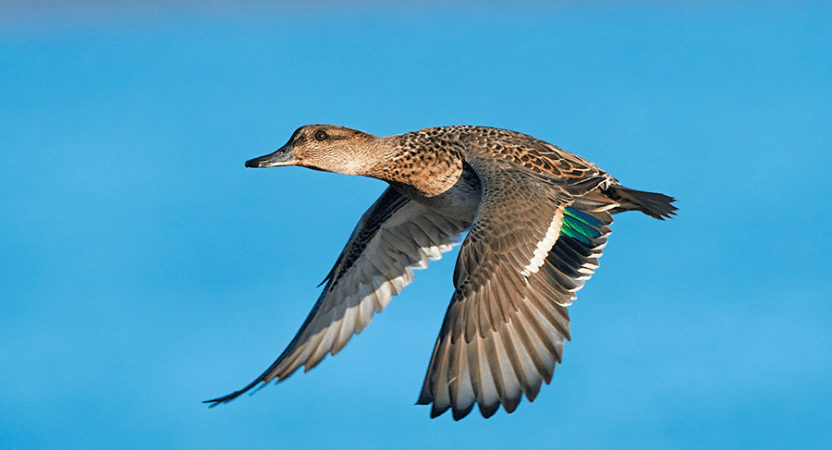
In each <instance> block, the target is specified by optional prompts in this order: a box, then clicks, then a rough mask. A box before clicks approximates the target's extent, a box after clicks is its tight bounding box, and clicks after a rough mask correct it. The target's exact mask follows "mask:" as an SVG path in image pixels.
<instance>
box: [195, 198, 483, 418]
mask: <svg viewBox="0 0 832 450" xmlns="http://www.w3.org/2000/svg"><path fill="white" fill-rule="evenodd" d="M470 226H471V224H470V223H467V222H464V221H461V220H457V219H451V218H448V217H445V216H443V215H440V214H438V213H436V212H434V211H432V210H429V209H427V208H426V207H424V206H422V205H420V204H419V203H417V202H414V201H411V200H409V199H408V198H406V197H404V196H402V195H401V194H399V193H398V192H396V191H395V190H394V189H393V188H388V189H387V190H386V191H385V192H384V193H383V194H382V195H381V197H379V199H378V200H377V201H376V202H375V203H374V204H373V206H372V207H370V209H369V210H367V212H366V213H364V216H362V217H361V220H360V221H359V222H358V225H357V226H356V228H355V230H354V231H353V233H352V236H350V239H349V242H347V245H346V247H344V250H343V251H342V252H341V255H340V256H339V257H338V261H336V263H335V266H334V267H333V268H332V270H331V271H330V273H329V275H327V278H326V279H325V280H324V281H325V282H326V287H325V288H324V290H323V292H322V293H321V296H320V297H319V298H318V301H317V303H315V306H314V307H313V308H312V312H310V313H309V316H308V317H307V318H306V321H304V323H303V325H302V326H301V328H300V331H298V333H297V335H295V337H294V339H292V342H290V343H289V346H288V347H287V348H286V350H284V351H283V353H282V354H281V355H280V357H279V358H277V360H276V361H275V362H274V363H273V364H272V365H271V367H269V368H268V369H267V370H266V371H265V372H263V374H262V375H260V376H259V377H257V379H256V380H254V381H253V382H251V383H250V384H249V385H248V386H246V387H244V388H243V389H241V390H239V391H236V392H234V393H232V394H229V395H226V396H224V397H220V398H216V399H213V400H208V401H206V402H205V403H211V406H212V407H213V406H216V405H218V404H220V403H226V402H229V401H231V400H233V399H235V398H237V397H238V396H239V395H241V394H243V393H244V392H246V391H248V390H250V389H251V388H253V387H255V386H256V385H257V384H259V383H263V386H265V385H266V384H268V383H269V382H270V381H271V380H273V379H275V378H276V379H277V381H278V382H280V381H283V380H285V379H286V378H287V377H289V376H290V375H291V374H292V373H294V372H295V370H297V369H298V368H299V367H300V366H304V368H305V371H308V370H310V369H312V368H313V367H315V366H316V365H317V364H318V363H320V362H321V360H322V359H323V358H324V357H325V356H326V355H327V353H329V354H332V355H335V354H336V353H338V352H339V351H340V350H341V349H342V348H344V346H345V345H346V344H347V342H349V340H350V338H351V337H352V336H353V335H354V334H358V333H360V332H361V331H362V330H363V329H364V327H366V326H367V324H369V323H370V320H372V317H373V313H377V312H381V310H383V309H384V308H385V307H386V306H387V304H388V303H389V302H390V299H391V298H392V297H393V296H394V295H396V294H398V293H399V292H401V290H402V289H404V287H405V286H407V284H408V283H410V282H411V281H412V280H413V269H422V268H425V267H427V265H428V261H429V260H431V259H433V260H436V259H439V258H441V256H442V253H443V252H446V251H448V250H450V249H451V248H452V246H453V244H454V243H455V242H456V240H457V239H458V236H459V234H460V233H461V232H463V231H465V230H466V229H468V228H469V227H470Z"/></svg>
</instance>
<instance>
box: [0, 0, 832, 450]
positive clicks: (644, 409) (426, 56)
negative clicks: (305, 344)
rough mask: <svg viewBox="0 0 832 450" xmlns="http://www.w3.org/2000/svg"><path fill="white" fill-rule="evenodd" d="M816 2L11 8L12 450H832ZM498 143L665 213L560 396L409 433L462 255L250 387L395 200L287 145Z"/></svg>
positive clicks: (3, 124) (828, 43)
mask: <svg viewBox="0 0 832 450" xmlns="http://www.w3.org/2000/svg"><path fill="white" fill-rule="evenodd" d="M830 23H832V7H831V6H830V5H829V3H809V2H800V3H798V2H794V3H786V2H783V3H761V4H757V3H725V2H704V3H688V2H678V3H669V4H668V3H631V4H620V3H583V2H578V3H560V4H557V5H555V6H546V5H543V4H539V3H521V4H517V3H513V4H509V3H504V4H503V3H489V4H480V5H474V4H460V5H456V6H440V4H439V3H431V4H425V5H423V4H419V3H403V4H400V5H398V6H389V5H385V4H384V3H382V2H363V3H360V4H353V5H351V6H349V7H346V6H338V4H337V3H334V2H331V3H318V4H308V5H305V6H303V7H298V6H292V5H291V4H290V3H289V2H286V3H278V4H276V5H270V4H269V3H267V2H260V3H258V2H250V3H245V4H243V5H242V6H240V5H239V4H237V5H232V4H226V3H224V2H213V3H212V4H211V6H210V7H198V6H196V4H194V3H190V2H184V1H182V2H175V3H165V2H149V3H143V4H142V6H127V5H121V4H117V3H116V4H114V3H109V2H94V1H86V2H76V3H75V4H74V5H72V6H67V5H66V4H64V3H61V2H35V3H34V4H32V3H20V2H16V3H13V4H12V3H8V2H4V3H3V5H2V6H0V399H2V400H0V448H4V449H5V448H128V449H129V448H137V449H138V448H142V449H144V448H199V449H209V448H307V447H309V448H322V447H324V446H326V447H338V448H344V449H348V448H380V449H382V448H401V449H406V448H425V447H426V446H428V445H430V446H432V447H433V448H452V447H455V448H570V449H581V448H634V449H644V448H740V447H745V448H754V449H760V448H801V449H805V448H829V446H830V443H832V406H830V402H832V375H830V371H832V363H831V361H832V304H830V299H832V295H830V290H832V281H830V279H832V277H830V269H832V267H830V266H832V264H830V257H829V254H830V252H832V243H830V237H829V229H830V219H832V213H830V206H831V205H830V203H832V202H831V201H830V198H831V197H832V196H830V194H829V187H828V182H829V171H830V169H831V168H832V157H830V150H832V81H830V80H832V27H830V26H829V24H830ZM321 122H323V123H335V124H341V125H346V126H350V127H354V128H358V129H361V130H364V131H367V132H370V133H374V134H377V135H387V134H396V133H401V132H406V131H411V130H415V129H419V128H423V127H427V126H436V125H452V124H477V125H490V126H498V127H503V128H509V129H514V130H518V131H522V132H525V133H528V134H532V135H534V136H537V137H539V138H542V139H544V140H547V141H549V142H552V143H554V144H556V145H560V146H562V147H563V148H565V149H567V150H569V151H572V152H575V153H578V154H580V155H582V156H584V157H586V158H588V159H590V160H591V161H593V162H595V163H597V164H598V165H599V166H601V167H602V168H604V169H605V170H607V171H609V172H610V173H612V174H613V175H614V176H616V177H617V178H618V179H619V180H621V181H622V182H623V183H624V184H625V185H627V186H630V187H634V188H638V189H644V190H654V191H660V192H664V193H667V194H670V195H673V196H675V197H677V198H678V199H679V201H678V206H679V208H680V211H679V216H678V217H677V218H674V219H673V220H670V221H666V222H659V221H656V220H653V219H650V218H648V217H646V216H643V215H639V214H632V213H631V214H627V215H622V216H617V218H616V223H615V224H614V226H613V230H614V232H613V235H612V237H611V239H610V244H609V246H608V247H607V251H606V254H605V255H604V257H603V258H602V260H601V268H600V269H599V271H598V273H597V274H596V275H595V277H594V278H593V279H592V280H591V282H589V283H588V284H587V286H586V288H585V289H584V290H582V291H581V292H580V295H579V298H578V301H577V302H576V303H575V305H574V306H573V307H571V309H570V311H571V315H572V319H573V320H572V332H573V342H571V343H569V344H567V346H566V350H565V356H564V364H563V365H561V366H559V368H558V370H557V372H556V374H555V377H554V380H553V382H552V385H550V386H546V387H544V388H543V389H542V391H541V394H540V396H539V397H538V399H537V400H536V401H535V402H534V403H533V404H529V403H528V402H523V403H522V404H521V405H520V407H519V409H518V410H517V412H516V413H514V414H512V415H507V414H505V413H504V412H500V413H498V414H497V415H496V416H495V417H493V418H492V419H490V420H488V421H486V420H483V419H482V418H481V417H479V415H478V414H472V415H471V416H469V417H468V418H467V419H465V420H463V421H461V422H459V423H455V422H453V421H452V420H451V417H450V415H445V416H442V417H441V418H439V419H436V420H430V419H429V418H428V415H429V409H428V408H426V407H421V406H413V403H414V402H415V400H416V397H417V394H418V392H419V389H420V387H421V383H422V378H423V376H424V372H425V369H426V367H427V363H428V359H429V357H430V352H431V350H432V348H433V344H434V340H435V338H436V334H437V332H438V330H439V327H440V325H441V321H442V317H443V314H444V312H445V308H446V307H447V303H448V301H449V299H450V296H451V293H452V285H451V273H452V270H453V264H454V260H455V256H456V252H454V253H451V254H449V255H447V256H446V258H445V259H443V260H442V261H439V262H436V263H434V264H432V266H431V268H430V269H428V270H426V271H420V272H417V277H416V281H415V282H414V283H413V284H412V285H411V286H410V287H409V288H408V289H407V290H406V291H405V293H403V294H402V295H400V296H398V297H396V298H395V299H394V301H393V302H391V304H390V306H389V308H388V309H387V310H385V312H384V313H383V314H381V315H378V316H376V317H375V319H374V320H373V323H372V325H371V326H370V327H369V328H368V329H367V330H366V331H365V332H364V333H362V334H361V335H360V336H358V337H357V338H355V339H353V341H352V342H351V343H350V344H349V346H347V348H346V349H345V350H344V351H343V352H342V353H341V354H339V355H338V356H337V357H334V358H332V357H330V358H327V359H326V360H325V361H324V363H323V364H322V365H321V366H319V367H318V368H316V369H315V370H313V371H312V372H310V373H308V374H296V375H294V376H293V377H292V378H291V379H290V380H288V381H287V382H286V383H283V384H281V385H278V386H274V385H270V386H268V387H267V388H265V389H263V390H261V391H259V392H258V393H257V394H256V395H254V396H251V397H249V396H244V397H241V398H239V399H238V400H236V401H234V402H233V403H231V404H228V405H222V406H220V407H217V408H214V409H210V410H209V409H208V408H207V407H206V406H205V405H203V404H201V403H200V401H202V400H205V399H208V398H213V397H216V396H219V395H223V394H226V393H228V392H230V391H232V390H236V389H238V388H240V387H242V386H243V385H245V384H246V383H248V382H249V381H251V380H252V379H253V378H254V377H256V376H257V375H259V374H260V373H261V371H262V370H263V369H265V368H266V367H267V366H268V365H269V364H270V363H271V362H272V361H273V360H274V358H275V357H276V356H277V355H278V354H279V353H280V352H281V351H282V350H283V348H284V346H285V345H286V344H287V343H288V342H289V340H290V339H291V338H292V336H293V335H294V333H295V331H296V330H297V328H298V326H299V325H300V324H301V322H302V321H303V319H304V318H305V317H306V314H307V313H308V311H309V309H310V308H311V306H312V304H313V303H314V301H315V299H316V298H317V295H318V292H319V291H318V289H316V288H315V286H316V285H317V284H318V282H320V281H321V279H323V277H324V275H326V273H327V272H328V271H329V269H330V267H331V264H332V263H334V261H335V258H336V257H337V255H338V253H339V252H340V250H341V247H342V245H343V244H344V243H345V241H346V239H347V237H348V236H349V234H350V232H351V231H352V228H353V226H354V225H355V223H356V221H357V220H358V218H359V217H360V215H361V214H362V213H363V212H364V210H365V209H366V208H367V207H368V206H369V205H370V204H371V203H372V201H373V200H374V199H375V198H376V197H377V196H378V195H379V194H380V193H381V191H382V190H383V189H384V184H383V183H381V182H379V181H375V180H369V179H361V178H357V177H347V176H342V175H334V174H327V173H318V172H313V171H309V170H304V169H297V168H290V169H269V170H251V169H245V168H244V167H243V162H244V161H245V160H246V159H249V158H252V157H255V156H260V155H262V154H265V153H269V152H271V151H272V150H274V149H276V148H277V147H279V146H280V145H282V144H283V143H284V142H285V141H286V140H287V139H288V138H289V136H290V135H291V133H292V132H293V131H294V129H295V128H296V127H298V126H300V125H303V124H306V123H321Z"/></svg>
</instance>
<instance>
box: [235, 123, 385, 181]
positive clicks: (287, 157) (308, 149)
mask: <svg viewBox="0 0 832 450" xmlns="http://www.w3.org/2000/svg"><path fill="white" fill-rule="evenodd" d="M376 141H377V138H376V137H375V136H373V135H371V134H368V133H364V132H362V131H358V130H353V129H352V128H347V127H341V126H337V125H321V124H319V125H305V126H302V127H300V128H298V129H297V130H296V131H295V132H294V134H292V137H291V138H290V139H289V142H287V143H286V145H284V146H283V147H280V148H279V149H278V150H277V151H275V152H274V153H270V154H268V155H265V156H261V157H259V158H254V159H250V160H248V161H246V167H279V166H301V167H308V168H310V169H314V170H322V171H326V172H336V173H343V174H347V175H362V174H364V173H365V172H366V169H367V167H369V166H370V165H372V164H373V163H374V162H377V161H378V157H379V156H378V155H377V154H376V153H378V151H377V150H378V149H377V148H376V147H377V145H375V144H376Z"/></svg>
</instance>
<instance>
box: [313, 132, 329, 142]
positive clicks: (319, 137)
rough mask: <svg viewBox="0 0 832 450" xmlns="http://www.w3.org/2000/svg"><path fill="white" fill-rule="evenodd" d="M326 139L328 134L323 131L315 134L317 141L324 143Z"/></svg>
mask: <svg viewBox="0 0 832 450" xmlns="http://www.w3.org/2000/svg"><path fill="white" fill-rule="evenodd" d="M326 138H327V136H326V132H325V131H323V130H318V132H317V133H315V139H316V140H319V141H323V140H324V139H326Z"/></svg>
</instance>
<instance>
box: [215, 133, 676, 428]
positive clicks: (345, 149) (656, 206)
mask: <svg viewBox="0 0 832 450" xmlns="http://www.w3.org/2000/svg"><path fill="white" fill-rule="evenodd" d="M245 165H246V167H278V166H302V167H308V168H310V169H315V170H323V171H327V172H336V173H342V174H347V175H361V176H365V177H372V178H377V179H379V180H383V181H386V182H387V183H388V184H389V187H388V188H387V189H386V190H385V191H384V193H383V194H381V197H379V199H378V200H376V202H375V203H374V204H373V205H372V206H371V207H370V209H368V210H367V212H365V213H364V215H363V216H362V217H361V220H359V222H358V225H357V226H356V227H355V230H353V232H352V235H351V236H350V238H349V241H348V242H347V245H346V246H345V247H344V249H343V250H342V251H341V255H340V256H339V257H338V260H337V261H336V262H335V266H334V267H333V268H332V270H331V271H330V272H329V275H327V277H326V279H325V280H324V282H325V283H326V286H325V287H324V290H323V292H322V293H321V296H320V297H319V298H318V301H317V302H316V303H315V306H314V307H313V308H312V312H311V313H309V316H308V317H307V318H306V320H305V321H304V322H303V325H301V327H300V331H298V333H297V335H295V337H294V339H292V341H291V342H290V343H289V346H288V347H287V348H286V350H284V351H283V353H282V354H281V355H280V356H279V357H278V358H277V360H276V361H275V362H274V363H273V364H272V365H271V366H270V367H269V368H268V369H266V371H265V372H263V374H262V375H260V376H259V377H257V379H255V380H254V381H253V382H251V383H250V384H249V385H247V386H246V387H244V388H243V389H241V390H239V391H236V392H234V393H232V394H229V395H226V396H224V397H219V398H216V399H213V400H208V401H206V402H205V403H210V404H211V406H212V407H213V406H216V405H218V404H220V403H227V402H229V401H231V400H233V399H235V398H236V397H238V396H239V395H241V394H243V393H244V392H246V391H248V390H250V389H252V388H253V387H255V386H257V385H258V384H260V383H262V385H261V387H262V386H265V385H266V384H268V383H269V382H271V381H272V380H274V379H276V380H277V382H280V381H283V380H285V379H286V378H288V377H289V376H290V375H292V373H294V372H295V371H296V370H297V369H298V368H300V367H301V366H304V369H305V371H308V370H310V369H312V368H313V367H315V366H316V365H317V364H318V363H320V362H321V360H322V359H323V358H324V357H325V356H326V355H327V354H331V355H335V354H336V353H338V352H339V351H340V350H341V349H342V348H344V346H345V345H346V344H347V342H349V340H350V338H351V337H352V336H353V335H354V334H358V333H360V332H361V331H362V330H363V329H364V327H366V326H367V325H368V324H369V323H370V320H372V317H373V314H374V313H378V312H381V310H383V309H384V308H385V307H386V306H387V304H388V303H389V302H390V299H391V298H392V297H393V296H394V295H396V294H398V293H399V292H401V291H402V289H404V287H405V286H406V285H407V284H408V283H410V282H411V281H412V280H413V269H421V268H425V267H427V265H428V261H429V260H436V259H439V258H440V257H441V255H442V253H443V252H446V251H448V250H450V249H451V248H452V247H453V245H454V244H456V243H458V240H459V236H460V234H461V233H463V232H465V231H468V235H467V237H466V238H465V240H464V242H463V243H462V247H461V249H460V251H459V256H458V258H457V261H456V268H455V270H454V274H453V283H454V288H455V289H454V293H453V296H452V297H451V303H450V305H449V306H448V310H447V312H446V314H445V319H444V321H443V322H442V328H441V330H440V331H439V337H438V339H437V341H436V345H435V346H434V348H433V355H432V356H431V359H430V364H429V365H428V371H427V375H426V376H425V381H424V384H423V385H422V392H421V394H420V395H419V399H418V402H417V403H418V404H420V405H429V404H432V407H431V417H436V416H439V415H440V414H442V413H444V412H445V411H447V410H448V409H451V410H452V412H453V418H454V419H455V420H459V419H461V418H463V417H465V416H466V415H468V413H469V412H471V409H472V408H473V407H474V404H476V405H477V406H478V407H479V410H480V412H481V413H482V415H483V416H484V417H486V418H488V417H491V416H492V415H493V414H494V413H495V412H496V411H497V410H498V409H499V407H500V405H502V406H503V408H505V410H506V412H508V413H512V412H513V411H514V410H515V408H517V405H518V404H519V403H520V400H521V398H522V397H523V395H525V396H526V398H527V399H528V400H529V401H530V402H531V401H534V399H535V398H536V397H537V394H538V392H539V390H540V386H541V383H542V382H545V383H546V384H549V382H550V381H551V379H552V375H553V373H554V371H555V365H556V364H558V363H560V362H561V356H562V354H563V344H564V341H568V340H570V333H569V314H568V313H567V309H566V307H567V306H569V305H570V304H572V301H573V300H575V298H576V295H575V293H576V292H577V291H578V290H579V289H580V288H581V287H583V285H584V283H585V282H586V280H588V279H589V278H590V277H591V276H592V274H593V273H594V271H595V269H596V268H598V258H599V257H600V256H601V254H602V250H603V248H604V246H605V245H606V244H607V236H608V235H609V234H610V228H609V225H610V224H611V223H612V221H613V220H612V215H613V214H616V213H619V212H623V211H633V210H635V211H641V212H643V213H644V214H647V215H648V216H651V217H654V218H656V219H661V220H663V219H664V218H669V217H670V216H671V215H674V211H676V207H674V206H673V205H672V202H673V201H675V200H674V199H673V198H671V197H668V196H666V195H663V194H657V193H650V192H643V191H637V190H633V189H628V188H625V187H622V186H621V184H620V183H619V182H618V181H617V180H616V179H615V178H613V177H612V176H610V175H609V174H608V173H606V172H604V171H603V170H601V169H600V168H598V166H596V165H595V164H593V163H591V162H589V161H587V160H585V159H583V158H581V157H580V156H577V155H575V154H572V153H569V152H567V151H564V150H562V149H560V148H558V147H555V146H554V145H551V144H549V143H547V142H544V141H542V140H540V139H536V138H534V137H532V136H528V135H525V134H522V133H517V132H514V131H508V130H503V129H497V128H488V127H477V126H451V127H437V128H425V129H423V130H418V131H413V132H410V133H405V134H400V135H395V136H387V137H376V136H373V135H371V134H368V133H364V132H361V131H358V130H353V129H350V128H346V127H341V126H336V125H307V126H303V127H301V128H298V129H297V131H295V132H294V134H292V137H291V138H290V139H289V142H287V143H286V145H284V146H283V147H281V148H280V149H278V150H277V151H275V152H274V153H271V154H269V155H265V156H261V157H259V158H254V159H252V160H249V161H246V164H245Z"/></svg>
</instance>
